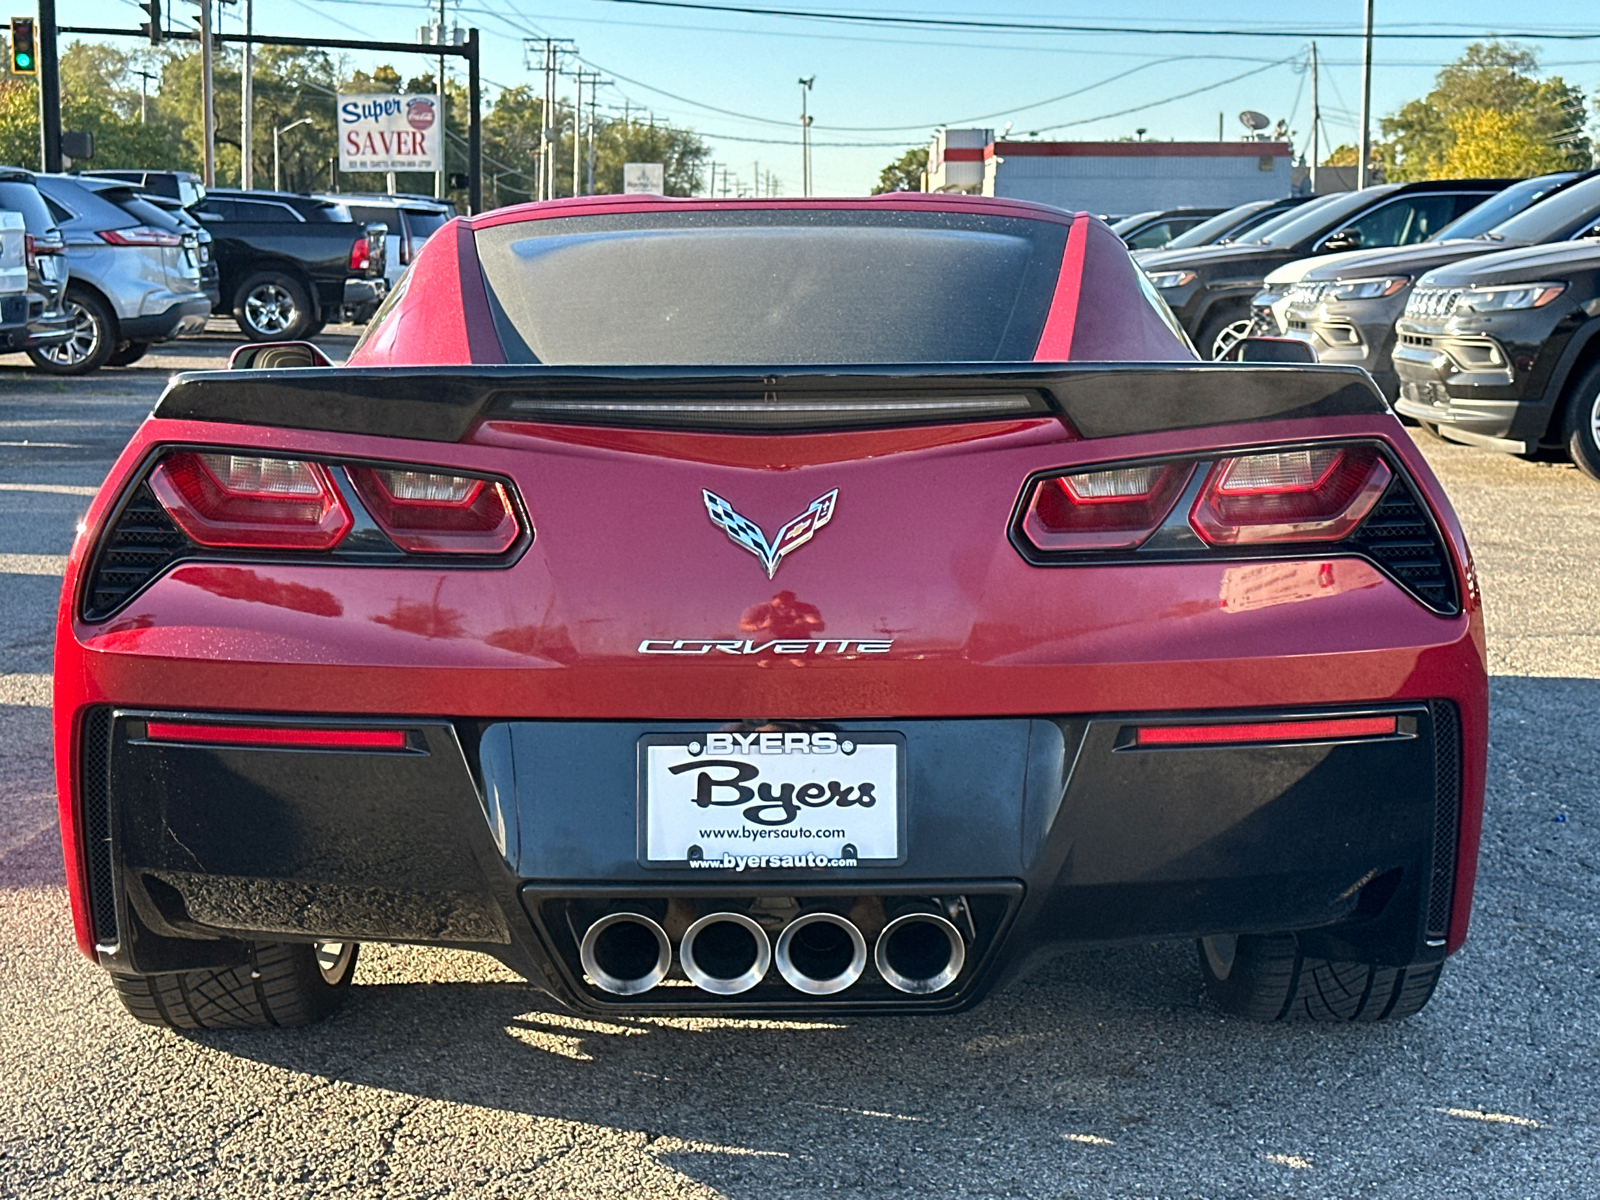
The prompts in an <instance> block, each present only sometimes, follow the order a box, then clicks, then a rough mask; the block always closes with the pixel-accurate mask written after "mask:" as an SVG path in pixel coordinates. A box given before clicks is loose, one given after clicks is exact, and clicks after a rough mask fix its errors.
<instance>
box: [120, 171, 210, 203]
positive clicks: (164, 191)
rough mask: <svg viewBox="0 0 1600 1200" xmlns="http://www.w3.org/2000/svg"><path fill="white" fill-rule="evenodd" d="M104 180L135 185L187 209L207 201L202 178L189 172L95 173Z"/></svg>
mask: <svg viewBox="0 0 1600 1200" xmlns="http://www.w3.org/2000/svg"><path fill="white" fill-rule="evenodd" d="M94 174H95V175H97V176H99V177H100V178H102V179H120V180H122V181H123V182H124V183H131V184H135V185H137V186H138V187H141V188H143V189H144V190H145V191H147V192H149V193H151V194H152V195H155V196H165V197H166V198H167V199H169V200H176V201H177V202H178V203H179V204H181V205H183V206H184V207H185V208H188V207H190V206H191V205H194V204H198V203H199V202H200V201H201V200H203V199H205V194H206V187H205V184H203V183H201V182H200V176H198V175H195V174H193V173H191V172H189V171H95V172H94Z"/></svg>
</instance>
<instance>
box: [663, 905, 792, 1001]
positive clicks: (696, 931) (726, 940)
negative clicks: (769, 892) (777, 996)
mask: <svg viewBox="0 0 1600 1200" xmlns="http://www.w3.org/2000/svg"><path fill="white" fill-rule="evenodd" d="M678 961H679V962H680V963H682V964H683V973H684V974H685V975H687V976H688V977H689V980H690V982H691V983H693V984H694V985H695V986H696V987H698V988H699V989H700V990H701V991H705V992H710V993H711V994H712V995H714V996H737V995H738V994H739V993H740V992H748V991H749V990H750V989H751V988H753V987H755V986H756V984H758V983H760V982H761V980H762V978H763V977H764V976H765V975H766V973H767V968H768V967H770V966H771V965H772V943H771V942H770V941H768V940H767V931H766V930H765V929H762V928H761V926H759V925H757V924H756V923H755V922H754V921H752V920H751V919H750V918H749V917H747V916H745V915H744V914H743V913H736V912H714V913H707V914H706V915H705V916H703V917H701V918H700V919H699V920H698V921H696V922H695V923H694V924H692V925H690V926H689V928H687V929H685V930H684V931H683V941H681V942H679V943H678Z"/></svg>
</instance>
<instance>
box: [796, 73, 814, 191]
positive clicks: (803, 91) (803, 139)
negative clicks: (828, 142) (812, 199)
mask: <svg viewBox="0 0 1600 1200" xmlns="http://www.w3.org/2000/svg"><path fill="white" fill-rule="evenodd" d="M816 81H817V77H816V76H815V75H802V76H801V77H800V194H801V195H802V196H809V195H811V117H810V116H809V115H808V114H807V112H806V95H807V93H808V92H810V91H811V85H812V84H813V83H815V82H816Z"/></svg>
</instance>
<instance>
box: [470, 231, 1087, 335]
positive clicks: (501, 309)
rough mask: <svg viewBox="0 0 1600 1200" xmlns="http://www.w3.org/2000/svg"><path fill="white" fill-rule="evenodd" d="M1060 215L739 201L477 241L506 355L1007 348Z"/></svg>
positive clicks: (1052, 270) (1031, 314) (1035, 317)
mask: <svg viewBox="0 0 1600 1200" xmlns="http://www.w3.org/2000/svg"><path fill="white" fill-rule="evenodd" d="M1067 228H1068V227H1067V226H1066V225H1064V224H1059V223H1057V222H1054V221H1039V220H1027V219H1020V218H1015V217H997V216H990V215H986V214H970V215H969V214H958V213H940V212H933V213H918V212H896V211H878V212H862V211H857V210H849V209H844V210H777V211H773V210H734V211H723V212H710V213H695V214H693V215H692V216H685V215H683V214H677V213H659V212H654V213H633V214H607V215H604V216H588V217H567V218H545V219H543V220H535V221H518V222H513V223H508V224H505V225H497V226H491V227H490V228H488V229H483V230H479V231H478V232H477V234H476V238H477V244H478V255H479V260H480V262H481V263H482V265H483V272H484V280H485V282H486V283H487V284H488V291H489V297H490V307H491V310H492V311H493V313H494V318H495V327H496V331H497V332H498V333H499V335H500V341H501V344H502V345H503V346H504V348H505V353H506V356H507V358H508V360H509V361H511V362H514V363H515V362H523V363H530V362H539V363H552V364H563V365H567V364H579V363H582V364H594V365H602V364H604V365H612V364H652V365H656V364H699V365H723V364H727V365H736V364H746V363H762V364H774V365H776V364H801V363H927V362H994V361H1011V362H1016V361H1027V360H1029V359H1031V358H1032V357H1033V352H1034V348H1035V347H1036V346H1037V345H1038V342H1039V336H1040V333H1041V331H1042V330H1043V328H1044V321H1045V317H1046V315H1047V314H1048V312H1049V309H1050V301H1051V297H1052V295H1053V293H1054V289H1055V282H1056V276H1057V274H1058V273H1059V269H1060V264H1061V256H1062V252H1063V250H1064V249H1065V247H1066V235H1067ZM957 280H959V281H960V285H959V286H951V284H952V282H953V281H957Z"/></svg>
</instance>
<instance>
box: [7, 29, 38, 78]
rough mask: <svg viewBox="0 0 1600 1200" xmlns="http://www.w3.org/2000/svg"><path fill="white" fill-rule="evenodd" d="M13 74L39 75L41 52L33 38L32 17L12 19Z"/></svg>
mask: <svg viewBox="0 0 1600 1200" xmlns="http://www.w3.org/2000/svg"><path fill="white" fill-rule="evenodd" d="M11 73H12V74H13V75H37V74H38V73H39V51H38V48H37V46H36V44H35V39H34V36H33V18H32V17H12V18H11Z"/></svg>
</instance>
